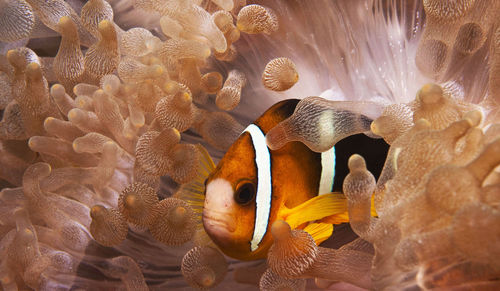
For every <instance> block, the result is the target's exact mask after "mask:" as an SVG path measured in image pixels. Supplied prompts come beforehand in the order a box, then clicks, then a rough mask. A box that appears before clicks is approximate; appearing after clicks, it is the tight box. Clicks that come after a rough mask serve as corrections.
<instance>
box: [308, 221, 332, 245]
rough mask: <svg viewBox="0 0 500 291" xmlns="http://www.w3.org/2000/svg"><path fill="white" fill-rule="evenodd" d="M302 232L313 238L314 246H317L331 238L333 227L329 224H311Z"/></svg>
mask: <svg viewBox="0 0 500 291" xmlns="http://www.w3.org/2000/svg"><path fill="white" fill-rule="evenodd" d="M304 231H305V232H307V233H309V234H310V235H311V236H312V237H313V239H314V242H316V245H319V244H320V243H322V242H324V241H325V240H327V239H328V238H329V237H330V236H332V233H333V225H331V224H329V223H311V224H309V225H307V226H306V227H305V228H304Z"/></svg>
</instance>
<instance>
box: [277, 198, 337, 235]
mask: <svg viewBox="0 0 500 291" xmlns="http://www.w3.org/2000/svg"><path fill="white" fill-rule="evenodd" d="M346 211H347V199H346V198H345V196H344V195H343V194H339V193H329V194H323V195H319V196H316V197H314V198H311V199H309V200H307V201H306V202H304V203H302V204H300V205H298V206H296V207H294V208H285V209H284V210H282V211H281V212H280V213H279V217H281V219H283V220H285V221H286V222H287V223H288V224H289V225H290V227H291V228H292V229H295V228H297V227H298V226H299V225H301V224H303V223H305V222H310V221H315V220H319V219H322V218H324V217H327V216H332V215H335V214H341V213H345V212H346Z"/></svg>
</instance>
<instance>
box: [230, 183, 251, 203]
mask: <svg viewBox="0 0 500 291" xmlns="http://www.w3.org/2000/svg"><path fill="white" fill-rule="evenodd" d="M254 198H255V186H254V185H253V184H252V183H245V184H243V185H241V186H240V187H238V189H236V192H235V193H234V201H236V203H238V204H239V205H247V204H248V203H250V202H252V200H253V199H254Z"/></svg>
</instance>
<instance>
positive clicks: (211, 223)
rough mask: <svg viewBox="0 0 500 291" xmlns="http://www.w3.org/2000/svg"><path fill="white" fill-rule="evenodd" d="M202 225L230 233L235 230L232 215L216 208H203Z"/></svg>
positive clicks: (209, 228)
mask: <svg viewBox="0 0 500 291" xmlns="http://www.w3.org/2000/svg"><path fill="white" fill-rule="evenodd" d="M202 216H203V225H204V227H205V229H207V230H209V231H213V230H217V229H218V231H217V232H220V231H226V232H228V233H232V232H234V231H235V230H236V224H235V223H234V219H233V215H232V214H230V213H225V212H220V211H216V210H208V209H203V214H202Z"/></svg>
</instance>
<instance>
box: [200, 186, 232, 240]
mask: <svg viewBox="0 0 500 291" xmlns="http://www.w3.org/2000/svg"><path fill="white" fill-rule="evenodd" d="M205 193H206V194H205V195H206V196H205V205H204V207H203V214H202V216H203V226H204V228H205V230H206V232H207V233H208V234H209V235H210V236H212V237H219V238H223V237H229V236H230V235H231V233H233V232H234V231H235V230H236V222H235V216H236V211H237V209H236V208H235V206H236V205H235V202H234V199H233V195H234V190H233V187H232V186H231V184H230V183H229V182H228V181H227V180H225V179H222V178H217V179H215V180H213V181H210V182H209V183H208V184H207V187H206V192H205Z"/></svg>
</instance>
